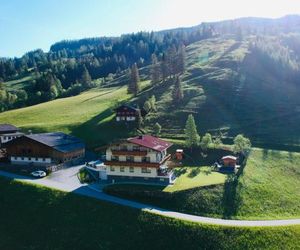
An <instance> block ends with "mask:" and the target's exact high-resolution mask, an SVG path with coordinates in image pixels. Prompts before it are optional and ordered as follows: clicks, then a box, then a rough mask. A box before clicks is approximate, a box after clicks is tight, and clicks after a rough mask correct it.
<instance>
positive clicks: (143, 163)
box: [104, 154, 171, 168]
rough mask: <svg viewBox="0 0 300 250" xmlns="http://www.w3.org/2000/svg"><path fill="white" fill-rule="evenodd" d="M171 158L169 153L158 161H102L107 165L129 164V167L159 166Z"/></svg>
mask: <svg viewBox="0 0 300 250" xmlns="http://www.w3.org/2000/svg"><path fill="white" fill-rule="evenodd" d="M170 158H171V155H170V154H169V155H167V156H166V157H165V158H164V159H163V160H162V161H160V162H129V161H117V160H111V161H106V162H104V164H105V165H107V166H131V167H149V168H159V167H160V166H161V165H162V164H164V163H165V162H166V161H168V160H169V159H170Z"/></svg>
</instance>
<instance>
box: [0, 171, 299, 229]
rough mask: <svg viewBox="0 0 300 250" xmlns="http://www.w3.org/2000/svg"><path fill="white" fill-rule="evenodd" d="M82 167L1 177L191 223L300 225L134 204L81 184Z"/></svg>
mask: <svg viewBox="0 0 300 250" xmlns="http://www.w3.org/2000/svg"><path fill="white" fill-rule="evenodd" d="M81 167H82V166H76V167H72V168H68V169H64V170H60V171H58V172H56V173H54V174H53V175H52V176H49V177H47V178H44V179H32V178H30V177H24V176H20V175H16V174H12V173H8V172H4V171H0V176H3V177H6V178H10V179H14V180H18V181H23V182H27V183H31V184H39V185H43V186H46V187H49V188H55V189H59V190H62V191H65V192H74V193H76V194H79V195H84V196H88V197H93V198H95V199H98V200H102V201H108V202H112V203H116V204H119V205H123V206H127V207H132V208H136V209H140V210H143V211H146V212H150V213H154V214H158V215H162V216H167V217H171V218H175V219H182V220H186V221H191V222H199V223H208V224H215V225H226V226H247V227H253V226H254V227H257V226H288V225H300V219H289V220H253V221H248V220H225V219H216V218H209V217H203V216H196V215H190V214H184V213H178V212H174V211H171V210H167V209H162V208H159V207H155V206H151V205H147V204H143V203H139V202H134V201H130V200H126V199H121V198H117V197H115V196H111V195H108V194H105V193H103V192H102V191H101V189H100V188H99V186H97V185H87V184H81V183H80V182H79V181H78V179H77V176H76V173H77V172H78V170H79V169H80V168H81Z"/></svg>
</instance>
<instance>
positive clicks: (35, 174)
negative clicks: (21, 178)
mask: <svg viewBox="0 0 300 250" xmlns="http://www.w3.org/2000/svg"><path fill="white" fill-rule="evenodd" d="M46 175H47V173H46V172H45V171H42V170H37V171H34V172H32V173H31V176H33V177H36V178H43V177H46Z"/></svg>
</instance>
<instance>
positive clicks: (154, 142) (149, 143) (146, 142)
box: [127, 135, 172, 152]
mask: <svg viewBox="0 0 300 250" xmlns="http://www.w3.org/2000/svg"><path fill="white" fill-rule="evenodd" d="M127 141H128V142H131V143H134V144H137V145H139V146H143V147H146V148H150V149H153V150H155V151H159V152H161V151H164V150H166V149H167V148H169V147H171V146H172V143H170V142H167V141H164V140H161V139H159V138H157V137H154V136H151V135H143V136H137V137H134V138H129V139H127Z"/></svg>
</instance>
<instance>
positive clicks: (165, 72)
mask: <svg viewBox="0 0 300 250" xmlns="http://www.w3.org/2000/svg"><path fill="white" fill-rule="evenodd" d="M160 71H161V76H162V80H163V82H165V81H166V79H167V78H168V76H169V68H168V55H167V53H164V54H163V56H162V61H161V64H160Z"/></svg>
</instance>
